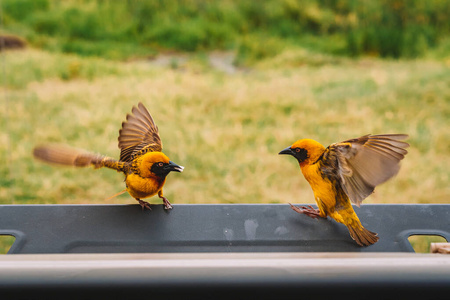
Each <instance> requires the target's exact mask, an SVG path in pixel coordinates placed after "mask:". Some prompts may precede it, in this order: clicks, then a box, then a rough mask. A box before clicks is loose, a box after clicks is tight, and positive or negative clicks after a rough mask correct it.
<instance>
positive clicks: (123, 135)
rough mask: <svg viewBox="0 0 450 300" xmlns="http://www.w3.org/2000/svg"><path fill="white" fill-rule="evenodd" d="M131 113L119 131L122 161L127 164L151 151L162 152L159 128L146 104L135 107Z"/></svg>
mask: <svg viewBox="0 0 450 300" xmlns="http://www.w3.org/2000/svg"><path fill="white" fill-rule="evenodd" d="M131 112H132V114H127V120H126V121H125V122H123V123H122V129H121V130H120V131H119V148H120V160H121V161H125V162H130V161H132V160H133V158H134V157H136V156H139V155H141V154H144V153H146V152H149V151H161V150H162V143H161V138H160V137H159V133H158V127H157V126H156V125H155V122H154V121H153V118H152V116H151V115H150V113H149V112H148V110H147V109H146V108H145V106H144V104H142V103H139V104H138V106H137V107H136V106H133V109H132V111H131Z"/></svg>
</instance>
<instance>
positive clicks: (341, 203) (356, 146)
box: [279, 134, 409, 246]
mask: <svg viewBox="0 0 450 300" xmlns="http://www.w3.org/2000/svg"><path fill="white" fill-rule="evenodd" d="M407 137H408V135H406V134H381V135H365V136H362V137H359V138H356V139H351V140H346V141H343V142H341V143H334V144H331V145H330V146H328V147H327V148H325V147H324V146H322V145H321V144H320V143H318V142H316V141H314V140H311V139H302V140H298V141H296V142H295V143H294V144H293V145H292V146H290V147H287V148H286V149H284V150H282V151H281V152H280V153H279V154H288V155H292V156H294V157H295V158H296V159H297V161H298V162H299V164H300V168H301V170H302V173H303V175H304V176H305V178H306V180H307V181H308V182H309V184H310V185H311V188H312V190H313V192H314V198H315V200H316V203H317V206H318V207H319V208H318V209H314V208H313V207H312V206H309V207H306V206H303V207H296V206H294V205H292V204H290V203H289V204H290V205H291V208H292V209H293V210H294V211H296V212H298V213H300V214H305V215H307V216H309V217H312V218H318V217H321V218H326V217H327V216H330V217H331V218H333V219H334V220H336V221H337V222H339V223H342V224H344V225H346V226H347V228H348V230H349V232H350V236H351V237H352V239H353V240H355V241H356V243H357V244H358V245H360V246H368V245H372V244H374V243H376V242H377V241H378V236H377V234H376V233H374V232H372V231H369V230H367V229H365V228H364V227H363V226H362V225H361V222H360V221H359V219H358V216H357V215H356V213H355V211H354V210H353V207H352V205H351V202H352V203H354V204H356V205H357V206H359V205H360V204H361V202H362V201H363V200H364V199H365V198H366V197H367V196H369V195H370V194H372V193H373V191H374V189H375V187H376V186H377V185H379V184H381V183H383V182H385V181H387V180H388V179H389V178H391V177H393V176H394V175H395V174H397V172H398V171H399V169H400V164H399V163H400V161H401V160H402V159H403V158H404V157H405V155H406V154H407V153H408V152H407V151H406V150H405V148H407V147H408V146H409V144H408V143H405V142H403V141H402V140H405V139H406V138H407Z"/></svg>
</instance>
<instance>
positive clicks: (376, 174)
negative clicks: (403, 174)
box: [328, 134, 409, 206]
mask: <svg viewBox="0 0 450 300" xmlns="http://www.w3.org/2000/svg"><path fill="white" fill-rule="evenodd" d="M407 137H408V135H406V134H381V135H365V136H362V137H360V138H357V139H351V140H347V141H343V142H341V143H335V144H332V145H330V146H329V147H328V148H329V151H330V152H334V153H335V154H336V156H337V161H338V172H337V175H338V177H339V178H340V181H341V186H342V188H343V189H344V191H345V193H346V194H347V196H348V197H349V198H350V200H351V201H352V202H353V203H354V204H356V205H358V206H359V205H360V204H361V202H362V201H363V200H364V199H365V198H366V197H367V196H369V195H370V194H372V193H373V191H374V189H375V187H376V186H377V185H379V184H381V183H383V182H385V181H387V180H388V179H389V178H391V177H393V176H394V175H396V174H397V172H398V171H399V169H400V164H399V163H400V161H401V160H402V159H403V158H404V157H405V155H406V154H407V153H408V151H406V150H405V148H407V147H409V144H408V143H405V142H403V141H402V140H404V139H406V138H407Z"/></svg>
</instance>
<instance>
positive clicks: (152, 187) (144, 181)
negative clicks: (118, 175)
mask: <svg viewBox="0 0 450 300" xmlns="http://www.w3.org/2000/svg"><path fill="white" fill-rule="evenodd" d="M165 181H166V180H165V178H164V179H160V178H156V177H155V178H154V177H149V178H143V177H141V176H139V175H137V174H129V175H128V176H127V178H126V179H125V182H126V184H127V191H128V193H129V194H130V195H131V196H132V197H134V198H139V199H142V198H148V197H151V196H153V195H155V194H156V193H158V192H159V191H160V190H161V189H162V187H163V185H164V182H165Z"/></svg>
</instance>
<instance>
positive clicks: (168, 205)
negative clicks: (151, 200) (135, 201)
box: [161, 197, 173, 209]
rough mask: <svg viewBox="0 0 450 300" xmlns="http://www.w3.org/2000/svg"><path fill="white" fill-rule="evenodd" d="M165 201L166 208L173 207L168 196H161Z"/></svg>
mask: <svg viewBox="0 0 450 300" xmlns="http://www.w3.org/2000/svg"><path fill="white" fill-rule="evenodd" d="M161 198H162V200H163V203H164V209H172V208H173V206H172V204H170V202H169V200H167V198H166V197H161Z"/></svg>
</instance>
